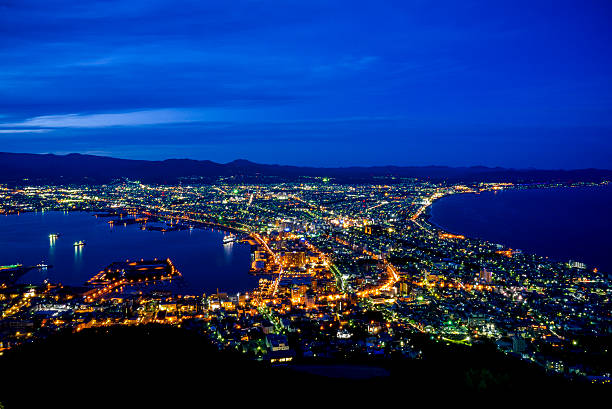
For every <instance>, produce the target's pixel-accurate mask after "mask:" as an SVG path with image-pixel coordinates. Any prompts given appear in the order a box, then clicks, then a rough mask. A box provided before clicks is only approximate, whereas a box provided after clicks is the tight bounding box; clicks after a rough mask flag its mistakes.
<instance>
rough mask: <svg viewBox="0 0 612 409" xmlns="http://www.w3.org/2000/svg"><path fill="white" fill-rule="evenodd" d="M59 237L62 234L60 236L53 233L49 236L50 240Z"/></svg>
mask: <svg viewBox="0 0 612 409" xmlns="http://www.w3.org/2000/svg"><path fill="white" fill-rule="evenodd" d="M59 236H60V234H59V233H51V234H50V235H49V238H50V239H57V238H58V237H59Z"/></svg>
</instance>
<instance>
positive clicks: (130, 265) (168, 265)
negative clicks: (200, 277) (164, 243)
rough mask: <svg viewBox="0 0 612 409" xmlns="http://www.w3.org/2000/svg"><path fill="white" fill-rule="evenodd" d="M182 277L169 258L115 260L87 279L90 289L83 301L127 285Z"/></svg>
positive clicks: (91, 299)
mask: <svg viewBox="0 0 612 409" xmlns="http://www.w3.org/2000/svg"><path fill="white" fill-rule="evenodd" d="M178 277H182V275H181V273H180V272H179V271H178V270H177V269H176V267H174V264H172V261H171V260H170V259H165V260H157V259H153V260H139V261H130V260H126V261H116V262H113V263H111V264H109V265H108V266H107V267H106V268H104V269H103V270H102V271H100V272H99V273H98V274H96V275H95V276H93V277H92V278H90V279H89V280H88V281H87V287H90V288H91V289H90V290H88V291H87V292H85V294H84V295H83V296H84V299H85V301H88V302H91V301H94V300H96V299H99V298H103V297H104V296H108V295H109V294H111V293H113V292H120V291H122V290H123V289H124V288H125V287H127V286H134V285H139V284H148V283H155V282H160V281H165V280H171V279H173V278H178Z"/></svg>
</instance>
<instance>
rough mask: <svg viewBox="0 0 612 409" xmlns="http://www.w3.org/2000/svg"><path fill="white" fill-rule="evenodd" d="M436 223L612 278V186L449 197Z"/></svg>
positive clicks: (436, 210) (437, 209) (437, 206)
mask: <svg viewBox="0 0 612 409" xmlns="http://www.w3.org/2000/svg"><path fill="white" fill-rule="evenodd" d="M430 220H431V222H433V223H435V224H436V225H438V226H440V227H441V228H443V229H445V230H447V231H449V232H452V233H459V234H463V235H466V236H468V237H476V238H481V239H485V240H488V241H491V242H493V243H500V244H504V245H507V246H509V247H511V248H516V249H521V250H523V251H525V252H529V253H535V254H538V255H541V256H546V257H549V258H551V259H554V260H559V261H568V260H575V261H581V262H584V263H587V264H589V265H590V266H593V267H597V268H598V269H599V270H600V271H604V272H607V273H612V186H610V185H608V186H596V187H579V188H552V189H528V190H505V191H498V192H495V193H493V192H485V193H481V194H458V195H453V196H447V197H444V198H442V199H440V200H438V201H437V202H435V203H434V204H433V205H432V209H431V219H430Z"/></svg>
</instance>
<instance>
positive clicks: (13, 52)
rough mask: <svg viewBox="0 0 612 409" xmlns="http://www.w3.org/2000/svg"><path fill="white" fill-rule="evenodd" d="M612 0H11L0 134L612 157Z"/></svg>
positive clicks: (34, 143) (90, 144)
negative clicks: (373, 0) (227, 0)
mask: <svg viewBox="0 0 612 409" xmlns="http://www.w3.org/2000/svg"><path fill="white" fill-rule="evenodd" d="M610 21H612V5H611V3H610V2H609V1H605V0H604V1H562V0H561V1H537V0H532V1H520V0H519V1H508V2H506V1H495V2H491V1H419V0H416V1H406V0H404V1H377V2H371V1H358V0H353V1H318V0H311V1H294V0H284V1H266V0H261V1H255V0H251V1H241V0H233V1H231V2H221V1H205V0H174V1H167V0H147V1H140V0H131V1H117V0H99V1H87V0H83V1H81V2H74V1H68V0H55V1H54V0H46V1H42V0H0V151H12V152H36V153H39V152H40V153H42V152H53V153H69V152H81V153H92V154H100V155H110V156H116V157H123V158H140V159H164V158H185V157H188V158H194V159H210V160H214V161H218V162H227V161H231V160H233V159H237V158H246V159H250V160H253V161H256V162H262V163H281V164H295V165H313V166H347V165H382V164H395V165H429V164H436V165H451V166H465V165H488V166H506V167H538V168H582V167H600V168H612V52H610V51H611V50H610V44H612V38H611V37H612V36H611V34H612V29H611V28H610V24H609V22H610Z"/></svg>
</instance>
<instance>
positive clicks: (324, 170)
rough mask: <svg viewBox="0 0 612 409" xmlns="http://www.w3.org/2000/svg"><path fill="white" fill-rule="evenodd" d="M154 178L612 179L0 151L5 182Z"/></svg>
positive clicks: (558, 172) (545, 172)
mask: <svg viewBox="0 0 612 409" xmlns="http://www.w3.org/2000/svg"><path fill="white" fill-rule="evenodd" d="M121 177H125V178H130V179H138V180H142V181H146V182H155V183H176V182H177V181H179V180H181V179H185V178H191V179H192V180H198V179H199V180H201V181H203V182H207V181H214V180H216V179H217V178H219V177H233V178H234V179H235V180H237V181H238V180H241V181H259V182H265V181H264V180H263V179H265V178H276V180H278V179H283V180H295V179H298V178H302V177H330V178H333V179H336V180H337V181H338V182H366V181H372V180H380V179H381V178H382V179H388V180H389V181H393V180H394V179H393V178H419V179H428V180H432V181H442V180H446V181H464V182H470V181H483V182H492V181H497V182H502V181H507V182H515V183H516V182H518V183H530V182H531V183H533V182H551V181H560V182H570V181H585V182H599V181H603V180H612V170H608V169H594V168H589V169H572V170H563V169H514V168H503V167H499V166H498V167H486V166H482V165H475V166H463V167H451V166H444V165H430V166H398V165H387V166H384V165H378V166H347V167H308V166H292V165H279V164H261V163H256V162H252V161H250V160H247V159H236V160H233V161H230V162H227V163H218V162H214V161H211V160H196V159H188V158H184V159H165V160H143V159H121V158H114V157H108V156H97V155H88V154H80V153H69V154H66V155H57V154H50V153H48V154H36V153H12V152H0V182H2V183H24V182H27V183H37V182H46V183H79V182H85V183H106V182H109V181H111V180H113V179H117V178H121Z"/></svg>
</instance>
